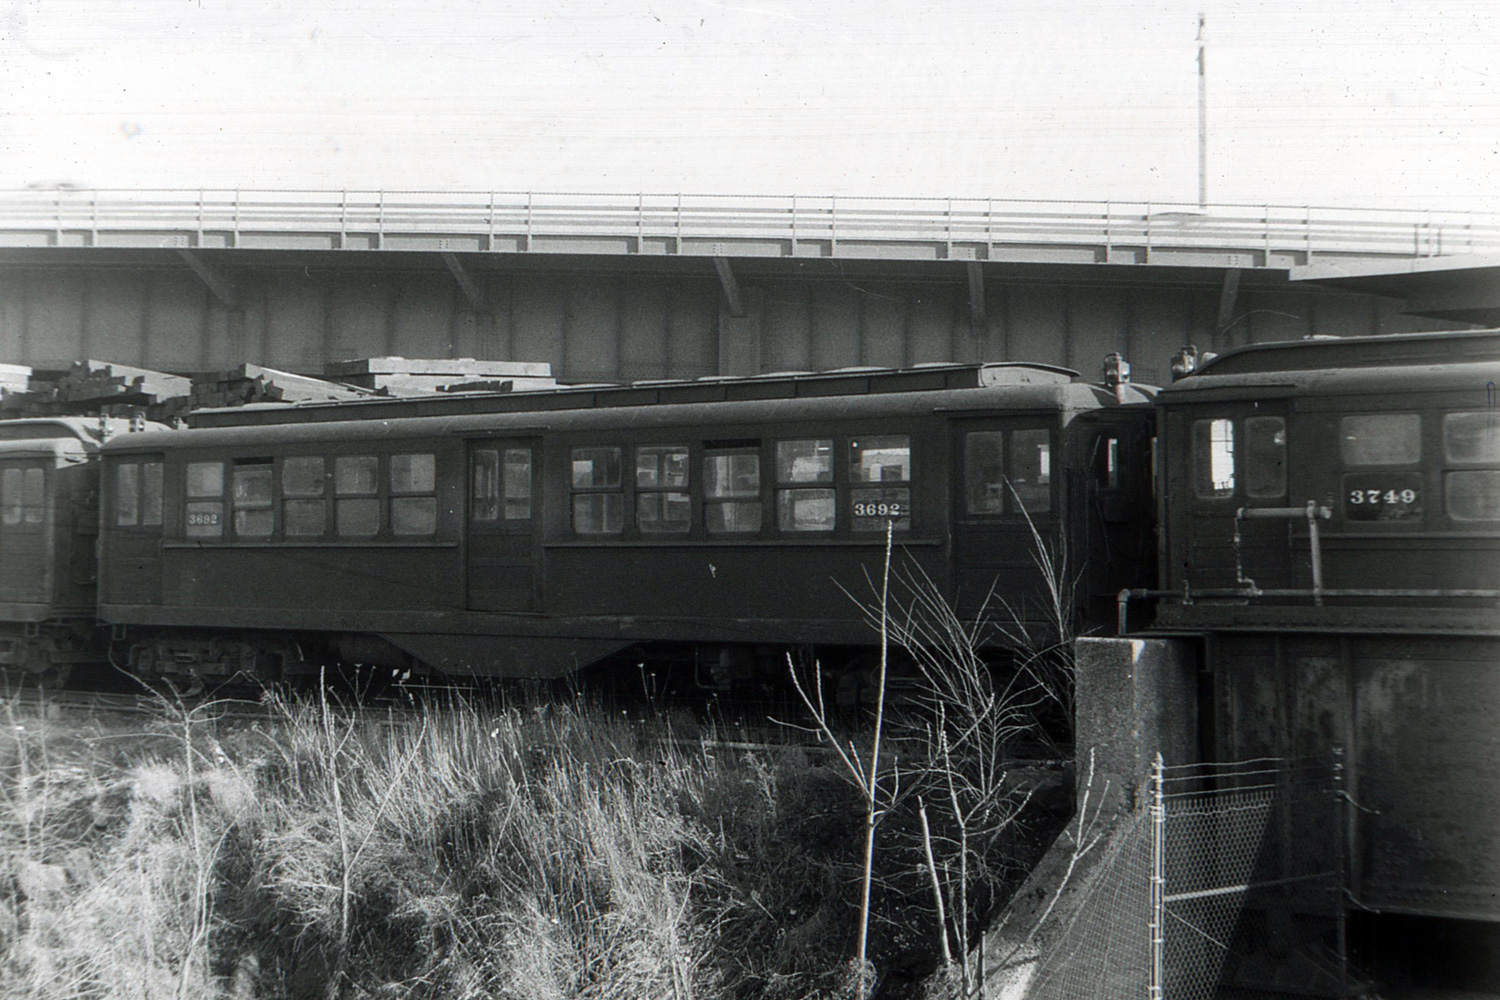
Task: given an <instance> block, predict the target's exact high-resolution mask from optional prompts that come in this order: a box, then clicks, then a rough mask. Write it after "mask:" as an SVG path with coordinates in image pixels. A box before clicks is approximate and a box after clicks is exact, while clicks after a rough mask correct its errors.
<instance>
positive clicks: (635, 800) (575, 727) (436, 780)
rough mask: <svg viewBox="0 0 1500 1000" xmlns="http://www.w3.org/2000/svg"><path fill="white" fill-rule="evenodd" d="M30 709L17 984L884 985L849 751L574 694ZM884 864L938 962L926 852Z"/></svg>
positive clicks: (19, 810) (882, 929) (881, 942)
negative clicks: (125, 712) (352, 708)
mask: <svg viewBox="0 0 1500 1000" xmlns="http://www.w3.org/2000/svg"><path fill="white" fill-rule="evenodd" d="M0 726H3V732H0V996H5V997H16V998H31V997H35V998H42V997H46V998H76V997H101V998H102V997H111V998H113V997H126V998H142V1000H144V998H153V1000H154V998H163V1000H164V998H184V1000H185V998H194V1000H197V998H208V997H226V998H228V997H232V998H293V997H295V998H302V997H308V998H312V997H319V998H324V997H393V998H394V997H416V998H423V997H432V998H439V997H441V998H445V1000H446V998H466V997H504V998H512V997H513V998H517V1000H548V998H575V997H576V998H613V997H619V998H631V1000H635V998H642V997H646V998H663V1000H710V998H741V997H743V998H750V997H757V998H771V1000H779V998H789V1000H790V998H801V997H808V998H812V997H827V998H835V997H847V996H850V995H852V993H853V992H854V989H855V986H856V981H855V979H854V977H853V967H852V966H851V965H850V964H849V956H850V955H851V954H853V945H854V941H855V931H856V917H857V913H858V904H859V871H860V844H861V836H860V834H861V831H862V819H863V813H862V808H861V802H860V800H859V797H858V795H857V793H856V792H855V791H854V790H853V788H852V787H851V786H850V784H849V783H848V782H847V781H846V780H845V779H844V778H843V777H842V776H841V775H840V774H839V773H838V772H837V771H835V770H834V769H833V767H832V766H831V765H832V764H833V763H834V762H833V761H831V760H827V759H825V758H823V757H822V756H819V755H812V756H810V755H809V754H807V753H806V752H804V751H801V750H797V749H793V748H786V749H782V750H776V751H755V752H747V751H729V750H723V749H716V748H714V746H713V745H712V744H711V743H708V742H704V741H694V740H684V739H676V738H673V733H674V727H673V725H672V722H671V720H663V719H653V720H652V721H650V722H641V721H638V720H635V719H631V718H628V717H625V716H623V715H622V714H621V713H620V712H618V711H613V712H608V711H605V710H603V709H600V708H597V707H584V706H579V705H556V704H552V705H519V706H509V707H496V708H492V709H478V708H473V707H468V708H460V709H456V710H445V711H436V710H432V711H426V712H421V711H418V712H415V713H405V714H401V715H399V716H397V715H393V716H390V717H388V718H380V719H374V720H372V719H370V718H369V717H368V716H362V717H356V716H355V715H353V714H352V713H349V712H347V711H344V710H342V709H341V708H340V707H339V706H337V705H331V704H327V703H321V702H317V701H312V702H304V703H298V704H289V705H277V706H274V710H273V711H272V712H271V713H270V715H269V716H268V717H267V718H266V719H265V720H263V721H258V722H256V723H254V724H253V725H252V724H251V723H248V722H246V721H244V720H243V719H241V720H239V721H233V722H231V721H229V720H225V719H222V718H220V717H219V713H217V712H216V710H215V708H214V706H207V707H204V708H199V709H197V710H195V711H193V712H184V711H181V710H176V709H170V708H168V707H165V706H164V707H163V710H162V711H161V712H160V713H158V715H156V716H155V717H151V718H148V719H145V720H139V719H137V720H136V721H133V722H128V723H121V722H118V721H117V722H114V723H107V722H105V721H102V720H98V719H96V720H93V721H90V722H80V721H78V720H77V719H70V720H68V721H67V722H66V723H64V722H60V721H54V720H50V719H47V718H45V717H44V716H42V715H39V714H38V713H37V712H36V710H35V709H30V710H27V711H26V713H25V714H23V710H22V709H20V708H19V707H17V706H15V705H13V704H12V705H6V704H5V703H3V702H0ZM122 726H124V727H127V728H122ZM689 728H693V727H691V726H689V725H688V724H687V723H685V722H680V721H679V724H678V725H677V727H676V731H677V732H682V731H685V730H687V729H689ZM879 865H880V871H879V872H878V873H877V877H878V888H877V899H876V902H875V909H876V911H877V914H879V915H880V916H879V919H878V920H877V925H876V928H875V930H874V931H873V932H872V942H871V957H872V959H873V960H874V962H875V963H876V965H877V966H878V967H880V968H881V969H882V971H883V972H885V973H890V970H897V971H896V972H895V973H894V975H896V976H898V977H899V975H900V971H899V970H901V969H902V968H903V967H905V968H907V969H910V970H915V971H914V972H913V973H912V974H913V975H915V974H917V973H918V972H920V971H921V969H923V968H930V967H931V965H932V963H933V959H934V957H935V954H936V950H935V946H934V941H935V938H934V937H933V928H934V926H936V925H935V922H934V920H933V917H932V915H931V914H930V913H927V912H925V910H924V907H926V906H927V904H928V901H929V897H930V895H931V893H930V889H927V888H926V885H925V883H924V882H923V880H922V879H921V878H920V877H919V876H920V875H921V869H920V867H919V866H918V865H917V864H916V863H915V862H914V860H913V859H912V858H910V857H907V856H905V855H904V854H902V853H901V851H899V850H895V849H892V850H890V851H888V852H887V853H886V854H885V855H883V856H882V857H881V859H880V861H879ZM890 982H891V980H890V979H889V978H888V979H887V985H888V986H889V985H890Z"/></svg>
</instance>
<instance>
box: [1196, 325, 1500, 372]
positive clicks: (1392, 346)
mask: <svg viewBox="0 0 1500 1000" xmlns="http://www.w3.org/2000/svg"><path fill="white" fill-rule="evenodd" d="M1483 361H1500V330H1449V331H1445V332H1441V333H1388V334H1381V335H1379V336H1372V337H1311V338H1308V339H1306V340H1283V341H1275V342H1272V343H1266V344H1249V345H1247V346H1245V347H1237V348H1234V349H1233V350H1230V351H1225V352H1224V353H1223V354H1220V355H1218V356H1217V357H1215V358H1212V359H1210V360H1209V361H1206V362H1204V363H1203V365H1202V366H1201V367H1200V368H1199V369H1198V371H1197V372H1195V373H1194V374H1193V375H1192V376H1189V377H1190V378H1192V377H1196V376H1198V375H1241V374H1249V373H1254V372H1290V371H1309V370H1321V369H1327V368H1381V367H1392V366H1405V365H1427V364H1463V363H1467V362H1483Z"/></svg>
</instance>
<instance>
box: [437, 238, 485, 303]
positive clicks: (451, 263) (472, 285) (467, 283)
mask: <svg viewBox="0 0 1500 1000" xmlns="http://www.w3.org/2000/svg"><path fill="white" fill-rule="evenodd" d="M439 252H440V253H441V254H442V257H443V263H444V264H446V265H448V271H449V273H450V274H452V275H453V280H454V281H456V282H458V287H459V288H460V289H461V290H462V291H463V293H464V298H466V299H468V300H469V305H470V307H472V308H473V309H476V310H478V309H483V308H484V289H483V288H482V287H480V284H479V282H477V281H475V280H474V276H473V275H471V274H470V273H469V269H468V268H466V267H464V262H463V261H461V260H459V259H458V254H456V253H454V252H453V251H451V250H442V251H439Z"/></svg>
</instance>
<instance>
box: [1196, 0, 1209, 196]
mask: <svg viewBox="0 0 1500 1000" xmlns="http://www.w3.org/2000/svg"><path fill="white" fill-rule="evenodd" d="M1203 22H1204V17H1203V15H1202V14H1199V15H1198V207H1199V208H1207V207H1208V72H1207V65H1206V63H1207V61H1208V60H1207V57H1206V55H1205V53H1204V38H1203Z"/></svg>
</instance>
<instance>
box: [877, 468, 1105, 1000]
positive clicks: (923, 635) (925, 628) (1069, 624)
mask: <svg viewBox="0 0 1500 1000" xmlns="http://www.w3.org/2000/svg"><path fill="white" fill-rule="evenodd" d="M1013 492H1014V491H1013ZM1016 501H1017V505H1018V507H1019V509H1020V510H1021V511H1022V513H1023V515H1024V516H1025V520H1026V524H1027V526H1028V530H1029V531H1030V533H1031V538H1032V546H1033V554H1032V558H1033V562H1034V564H1035V565H1036V567H1037V570H1038V574H1039V576H1040V582H1041V594H1040V604H1041V614H1040V615H1037V614H1036V613H1035V612H1034V611H1032V613H1027V612H1028V610H1029V609H1028V607H1027V606H1025V605H1024V604H1023V603H1022V602H1020V601H1017V600H1007V599H1005V598H1003V597H1001V596H999V595H998V594H997V593H996V589H995V588H992V589H991V591H990V593H989V594H988V595H986V597H985V599H984V600H983V601H982V602H981V604H980V607H979V609H978V610H977V611H976V612H975V613H974V614H972V615H964V616H960V615H959V613H958V612H957V610H956V609H955V607H954V606H953V604H952V603H951V602H950V601H949V600H948V599H947V597H946V596H945V595H944V593H943V591H942V589H941V588H940V587H939V586H938V585H937V584H936V583H934V582H933V580H932V579H931V578H930V577H929V576H928V575H927V573H926V572H925V571H924V570H923V569H922V567H921V566H920V565H919V564H917V563H916V562H914V561H909V560H908V561H906V562H904V563H902V564H901V565H900V566H898V567H896V568H895V570H894V574H895V578H896V584H897V587H898V590H899V592H900V594H901V600H899V601H898V602H896V605H895V606H894V607H893V606H892V603H891V601H890V598H889V590H890V587H889V582H890V581H889V577H890V575H891V572H892V571H891V570H889V569H888V570H887V575H886V579H884V580H883V581H882V586H881V600H880V603H879V605H878V606H871V605H870V604H868V603H862V605H861V606H862V607H863V608H864V609H865V612H866V615H867V617H868V618H869V620H870V622H871V624H872V625H876V626H878V627H879V629H880V631H881V635H882V641H883V643H889V642H894V643H895V644H896V646H897V647H898V648H899V649H900V650H902V652H903V653H905V654H906V656H908V657H909V658H910V661H911V663H912V665H913V666H914V669H915V674H916V677H915V682H916V683H915V686H914V690H913V692H912V696H911V699H910V707H911V708H912V709H913V711H911V712H909V713H907V714H906V722H907V723H908V725H907V726H906V728H905V738H904V740H903V742H904V743H905V744H908V745H914V746H915V747H917V748H918V749H917V752H916V753H914V754H912V755H910V757H909V758H908V760H909V762H908V764H907V766H906V767H905V768H904V771H905V775H906V778H907V780H908V783H909V786H910V788H911V790H912V792H914V793H915V794H916V795H917V814H918V815H917V818H918V820H919V821H920V831H919V836H920V840H921V844H920V846H921V861H920V862H919V863H920V865H921V866H922V868H923V869H924V870H925V874H926V877H927V880H928V882H929V883H930V885H931V887H932V895H933V909H934V913H935V916H936V920H937V924H938V934H937V937H938V940H939V941H940V943H941V945H940V947H941V953H942V956H943V960H944V964H945V967H946V970H947V974H948V975H949V976H950V977H952V978H954V979H956V980H957V983H956V986H957V988H958V990H959V993H960V995H962V996H970V995H973V993H974V992H975V989H976V985H977V982H978V980H979V976H980V975H981V974H982V970H981V969H980V968H979V967H978V966H979V965H980V964H981V960H980V952H981V949H979V948H978V947H977V944H978V942H977V941H976V940H975V935H974V933H973V931H972V930H971V928H973V927H975V926H976V925H975V922H974V918H975V917H976V915H977V914H976V912H975V911H976V903H975V897H973V895H972V890H973V889H974V888H976V887H979V888H984V887H988V888H990V889H994V888H995V887H996V885H997V883H996V881H995V879H996V878H997V872H998V871H999V870H1000V868H1001V867H1002V864H1001V863H1003V861H1004V859H1003V858H998V857H996V856H995V852H996V849H997V847H998V846H999V845H1000V844H1001V843H1002V838H1003V835H1004V834H1005V832H1006V830H1007V829H1008V828H1009V827H1010V826H1011V825H1012V824H1013V823H1014V822H1015V820H1016V819H1017V817H1019V816H1020V814H1021V813H1022V811H1023V810H1024V809H1025V808H1026V806H1027V805H1028V804H1029V803H1030V800H1031V797H1032V794H1033V792H1034V791H1035V785H1034V784H1030V783H1028V782H1026V781H1023V780H1017V779H1016V777H1015V776H1014V775H1013V773H1012V772H1013V771H1014V762H1015V760H1016V746H1017V744H1018V743H1022V742H1039V741H1040V742H1046V741H1047V734H1046V731H1045V727H1044V726H1043V724H1042V723H1041V721H1040V719H1041V717H1042V716H1043V714H1045V713H1046V712H1047V711H1049V705H1050V706H1054V707H1052V708H1050V711H1052V712H1056V711H1058V710H1061V711H1063V712H1064V713H1066V717H1067V718H1068V719H1070V720H1071V718H1072V715H1071V712H1072V698H1071V690H1072V675H1071V674H1072V672H1071V666H1072V658H1071V643H1072V639H1073V633H1074V627H1073V617H1072V608H1073V587H1074V582H1075V581H1074V580H1073V579H1072V577H1071V576H1070V573H1069V570H1068V565H1067V552H1066V549H1065V548H1064V547H1062V545H1063V543H1062V542H1061V541H1059V542H1058V543H1057V544H1056V545H1055V546H1054V545H1053V544H1050V543H1049V541H1048V539H1047V538H1045V537H1044V536H1043V534H1042V532H1041V531H1040V530H1039V529H1038V528H1037V526H1036V524H1035V522H1034V521H1033V520H1032V519H1031V517H1030V515H1029V514H1027V513H1026V512H1025V505H1024V503H1022V502H1021V499H1020V497H1019V496H1017V497H1016ZM1000 583H1001V581H996V586H997V587H998V586H999V585H1000ZM1008 589H1011V590H1013V589H1014V588H1008ZM1027 603H1028V604H1029V603H1030V602H1027ZM1038 621H1040V625H1038ZM995 648H1003V649H1006V650H1008V651H1009V664H1008V669H1007V668H1006V667H1005V666H1000V665H997V664H996V663H995V662H993V659H992V657H991V656H987V655H986V650H991V649H995ZM884 660H885V657H884V656H883V658H882V661H883V663H884ZM883 686H884V681H883ZM934 810H936V812H934ZM938 814H941V815H938ZM978 898H980V899H985V900H988V899H991V898H992V895H991V894H988V893H987V894H985V895H984V896H981V897H978ZM981 905H982V904H981ZM950 939H951V941H952V943H953V946H952V947H950ZM955 950H956V952H957V954H959V955H962V956H964V957H963V960H962V961H955V959H954V952H955Z"/></svg>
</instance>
